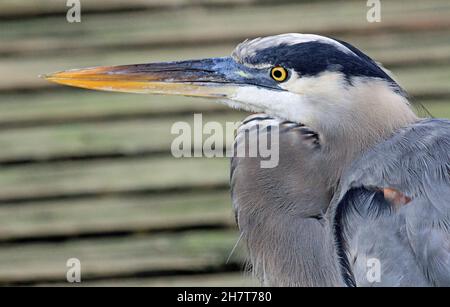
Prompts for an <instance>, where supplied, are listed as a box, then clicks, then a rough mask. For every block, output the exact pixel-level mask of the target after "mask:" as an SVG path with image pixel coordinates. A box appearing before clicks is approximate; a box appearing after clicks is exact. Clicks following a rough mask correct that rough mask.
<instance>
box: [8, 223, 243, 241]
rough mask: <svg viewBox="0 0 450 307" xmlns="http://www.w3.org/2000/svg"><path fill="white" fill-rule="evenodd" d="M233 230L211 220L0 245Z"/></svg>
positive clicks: (58, 235) (43, 237) (33, 237)
mask: <svg viewBox="0 0 450 307" xmlns="http://www.w3.org/2000/svg"><path fill="white" fill-rule="evenodd" d="M232 229H233V230H234V229H235V226H234V224H231V223H226V222H224V221H212V222H205V223H197V224H186V225H178V226H168V227H157V228H155V227H152V226H148V227H138V228H136V227H132V226H131V227H128V228H122V229H110V230H94V231H79V232H60V233H50V232H49V233H47V234H39V235H32V234H28V235H26V236H25V235H22V236H14V235H12V236H10V237H7V236H5V237H0V247H1V246H8V247H9V246H14V245H24V244H32V243H65V242H68V241H80V240H90V239H108V238H121V237H130V236H134V235H146V236H153V235H160V234H172V233H182V232H189V231H211V230H232Z"/></svg>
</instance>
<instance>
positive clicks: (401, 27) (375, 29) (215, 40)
mask: <svg viewBox="0 0 450 307" xmlns="http://www.w3.org/2000/svg"><path fill="white" fill-rule="evenodd" d="M449 29H450V20H448V18H441V19H435V20H428V19H422V20H414V21H410V20H398V21H393V22H383V23H380V24H377V25H372V24H369V25H362V26H359V27H355V26H335V27H333V28H330V29H316V28H311V29H308V28H304V27H303V28H301V29H292V32H299V33H315V34H319V35H325V36H341V35H347V36H348V35H353V36H368V35H370V36H375V35H379V34H383V33H389V34H392V33H411V32H416V33H420V32H430V31H442V30H449ZM277 34H279V33H278V32H275V31H274V32H270V31H267V32H265V33H261V32H258V31H253V30H249V31H247V32H245V31H243V32H241V33H214V34H211V35H203V36H201V37H195V38H192V37H182V36H181V37H176V38H168V39H164V38H162V39H154V40H152V41H139V42H127V43H125V44H124V43H110V44H102V45H91V46H72V45H70V46H65V45H63V44H61V45H59V46H56V47H52V48H51V49H46V50H45V51H40V52H39V56H54V55H55V54H60V53H63V52H64V51H68V50H69V51H70V52H76V53H77V54H81V53H93V52H105V51H107V52H111V51H121V50H124V51H129V50H130V49H140V50H151V49H160V48H179V47H198V46H199V45H204V46H216V45H224V44H233V43H237V42H240V41H243V40H245V39H247V38H251V37H259V36H269V35H277ZM19 56H32V57H36V56H37V53H36V51H35V50H28V49H25V50H23V49H22V48H11V46H8V48H7V49H0V57H19Z"/></svg>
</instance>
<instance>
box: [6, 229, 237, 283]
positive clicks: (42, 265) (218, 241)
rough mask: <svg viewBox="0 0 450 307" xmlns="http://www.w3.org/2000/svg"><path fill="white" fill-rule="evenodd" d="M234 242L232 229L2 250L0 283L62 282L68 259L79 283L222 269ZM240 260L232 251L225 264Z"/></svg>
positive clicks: (70, 242)
mask: <svg viewBox="0 0 450 307" xmlns="http://www.w3.org/2000/svg"><path fill="white" fill-rule="evenodd" d="M237 239H238V234H237V232H236V231H208V232H201V231H197V232H186V233H179V234H167V235H160V236H145V235H141V236H139V235H137V236H132V237H127V238H113V239H105V240H82V241H68V242H65V243H60V244H27V245H23V246H11V247H2V248H1V249H0V284H1V285H5V284H12V283H16V284H17V283H39V282H58V281H59V282H64V281H65V278H66V271H67V267H66V263H67V260H68V259H71V258H78V259H79V260H80V261H81V268H82V278H83V279H84V280H85V281H88V280H102V279H104V278H107V279H114V278H133V277H135V278H136V277H139V276H164V275H170V274H173V273H176V272H180V273H184V272H186V273H189V274H192V273H197V272H199V273H207V272H215V271H226V270H227V269H228V268H229V267H230V266H227V265H226V261H227V258H228V256H229V254H230V252H231V250H232V248H233V246H234V244H235V242H236V240H237ZM241 261H242V253H239V252H238V253H235V254H234V255H233V257H232V259H231V264H233V263H239V262H241Z"/></svg>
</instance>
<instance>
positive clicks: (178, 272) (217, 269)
mask: <svg viewBox="0 0 450 307" xmlns="http://www.w3.org/2000/svg"><path fill="white" fill-rule="evenodd" d="M243 268H244V264H243V263H241V262H236V261H234V262H229V263H223V264H218V265H207V266H205V267H201V268H194V269H189V268H186V269H175V270H147V271H146V270H137V271H129V272H120V273H108V272H105V273H102V274H84V275H83V277H82V280H83V281H86V282H88V281H91V282H92V281H108V280H122V279H139V278H155V277H172V276H180V277H181V276H200V275H211V274H220V273H232V272H241V271H243ZM64 282H66V280H64V279H63V278H61V276H59V275H58V276H53V277H49V276H41V277H39V276H35V277H30V278H27V279H17V280H8V279H0V286H37V285H39V284H60V283H64ZM67 285H68V286H70V285H73V286H76V284H69V283H68V284H67Z"/></svg>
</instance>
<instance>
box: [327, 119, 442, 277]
mask: <svg viewBox="0 0 450 307" xmlns="http://www.w3.org/2000/svg"><path fill="white" fill-rule="evenodd" d="M343 178H344V179H343V180H342V182H341V187H340V193H339V195H338V197H336V198H335V199H336V201H334V203H333V205H332V207H334V210H335V212H336V215H335V223H336V225H337V226H338V227H340V229H341V231H342V236H341V240H342V242H341V244H342V245H343V250H345V256H346V257H347V259H348V263H349V266H350V268H349V269H350V270H351V271H352V274H353V278H354V279H355V282H356V284H358V285H371V286H376V285H377V284H379V285H392V286H395V285H396V286H424V285H430V286H450V227H449V225H450V121H447V120H438V119H427V120H422V121H420V122H418V123H416V124H414V125H411V126H410V127H407V128H404V129H402V130H400V131H399V132H398V133H396V134H395V135H394V136H393V137H392V138H390V139H389V140H387V141H385V142H382V143H381V144H379V145H377V146H376V147H375V148H373V149H372V150H370V151H369V152H367V153H366V154H364V155H363V156H362V157H361V158H360V159H358V160H357V161H355V163H354V164H353V165H352V166H351V167H350V168H349V169H348V171H346V172H345V174H344V176H343ZM383 188H395V189H397V190H399V191H401V192H402V193H404V194H405V195H407V196H408V197H410V198H411V199H412V201H411V202H410V203H408V204H406V205H404V206H402V207H401V208H400V209H398V210H394V209H393V208H392V206H391V205H390V204H389V203H388V202H387V201H386V200H385V199H384V196H383V194H382V193H381V192H380V189H383ZM371 257H372V258H375V259H379V260H380V263H381V282H379V283H377V282H374V281H370V280H368V278H367V273H368V266H367V260H368V259H369V258H371Z"/></svg>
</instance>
